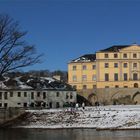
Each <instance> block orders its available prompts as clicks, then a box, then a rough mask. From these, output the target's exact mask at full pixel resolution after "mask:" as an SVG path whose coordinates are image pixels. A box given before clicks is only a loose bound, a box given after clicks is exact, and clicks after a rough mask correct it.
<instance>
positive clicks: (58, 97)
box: [0, 78, 77, 108]
mask: <svg viewBox="0 0 140 140" xmlns="http://www.w3.org/2000/svg"><path fill="white" fill-rule="evenodd" d="M15 81H16V82H17V87H14V88H11V86H9V87H7V85H5V86H4V87H5V88H1V89H0V108H7V107H25V108H36V107H41V108H62V107H64V106H65V105H66V104H71V105H74V104H75V103H76V96H77V94H76V91H75V90H73V89H72V88H70V86H69V85H67V84H64V83H62V82H60V81H58V80H54V79H50V78H49V80H48V79H47V80H46V78H45V80H44V78H40V79H39V80H35V79H33V78H32V79H28V80H26V82H24V83H23V82H21V81H20V80H19V78H18V80H17V79H16V80H15ZM25 83H26V84H25ZM40 84H41V86H40ZM31 85H32V86H31Z"/></svg>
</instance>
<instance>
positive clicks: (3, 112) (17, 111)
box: [0, 108, 25, 125]
mask: <svg viewBox="0 0 140 140" xmlns="http://www.w3.org/2000/svg"><path fill="white" fill-rule="evenodd" d="M24 112H25V111H24V109H23V108H7V109H5V108H1V109H0V125H2V124H4V123H6V122H7V121H11V120H13V119H15V118H17V117H19V116H20V115H21V114H23V113H24Z"/></svg>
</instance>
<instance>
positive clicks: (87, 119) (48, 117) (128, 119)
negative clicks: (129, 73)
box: [13, 105, 140, 130]
mask: <svg viewBox="0 0 140 140" xmlns="http://www.w3.org/2000/svg"><path fill="white" fill-rule="evenodd" d="M26 113H28V114H27V115H26V117H24V119H22V120H21V121H18V122H17V123H14V125H13V127H20V128H45V129H58V128H59V129H62V128H95V129H97V130H104V129H105V130H106V129H109V130H118V129H119V130H122V129H140V105H120V106H100V107H86V108H85V109H84V110H83V109H82V108H78V110H68V109H59V110H56V109H51V110H47V109H46V110H45V109H44V110H27V111H26Z"/></svg>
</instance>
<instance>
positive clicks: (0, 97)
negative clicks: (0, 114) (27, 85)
mask: <svg viewBox="0 0 140 140" xmlns="http://www.w3.org/2000/svg"><path fill="white" fill-rule="evenodd" d="M1 99H2V92H0V100H1Z"/></svg>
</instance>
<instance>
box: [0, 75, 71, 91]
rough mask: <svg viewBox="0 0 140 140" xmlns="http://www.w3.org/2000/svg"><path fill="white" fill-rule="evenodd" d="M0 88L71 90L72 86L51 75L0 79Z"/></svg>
mask: <svg viewBox="0 0 140 140" xmlns="http://www.w3.org/2000/svg"><path fill="white" fill-rule="evenodd" d="M0 89H21V90H24V89H26V90H30V89H32V90H33V89H41V90H47V89H48V90H73V88H72V87H71V86H70V85H69V84H66V83H64V82H62V81H59V80H56V79H54V78H51V77H31V76H28V77H24V76H20V77H15V78H8V79H6V80H4V81H0Z"/></svg>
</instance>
